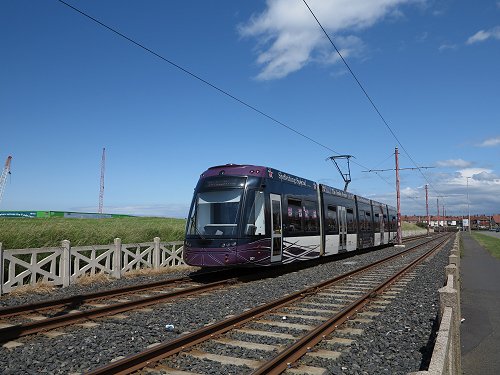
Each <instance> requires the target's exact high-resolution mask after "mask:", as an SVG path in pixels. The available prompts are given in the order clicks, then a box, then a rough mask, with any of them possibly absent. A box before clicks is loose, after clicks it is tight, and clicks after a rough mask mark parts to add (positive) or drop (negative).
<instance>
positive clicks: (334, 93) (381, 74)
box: [0, 0, 500, 217]
mask: <svg viewBox="0 0 500 375" xmlns="http://www.w3.org/2000/svg"><path fill="white" fill-rule="evenodd" d="M68 3H70V4H71V5H73V6H75V7H77V8H79V9H81V10H82V11H84V12H86V13H88V14H89V15H91V16H93V17H95V18H97V19H98V20H100V21H101V22H103V23H105V24H106V25H109V26H110V27H113V28H115V29H117V30H119V31H120V32H121V33H123V34H125V35H127V36H128V37H130V38H132V39H134V40H135V41H137V42H139V43H141V44H143V45H145V46H146V47H148V48H150V49H151V50H153V51H155V52H156V53H158V54H160V55H161V56H163V57H165V58H167V59H169V60H171V61H173V62H175V63H176V64H178V65H180V66H182V67H183V68H184V69H187V70H189V71H191V72H192V73H194V74H196V75H198V76H199V77H201V78H203V79H205V80H207V81H209V82H210V83H212V84H214V85H216V86H217V87H219V88H221V89H223V90H225V91H226V92H228V93H230V94H231V95H233V96H235V97H237V98H238V99H240V100H242V101H244V102H246V103H248V104H250V105H252V106H254V107H255V108H257V109H259V110H260V111H262V112H264V113H266V114H267V115H269V116H271V117H273V118H275V119H277V120H279V121H280V122H282V123H283V124H285V125H286V126H289V127H291V128H293V129H295V130H296V131H298V132H300V133H302V134H304V135H306V136H307V137H309V138H311V139H313V140H314V141H316V142H317V143H314V142H312V141H310V140H308V139H306V138H304V137H302V136H300V135H297V134H296V133H294V132H292V131H290V130H287V129H286V128H285V127H283V126H282V125H279V124H277V123H276V122H273V121H271V120H270V119H268V118H266V117H265V116H263V115H261V114H259V113H257V112H255V111H252V110H250V109H249V108H247V107H245V106H243V105H241V104H240V103H238V102H236V101H235V100H233V99H231V98H228V97H227V96H225V95H223V94H221V93H220V92H218V91H216V90H214V89H213V88H210V87H209V86H207V85H205V84H203V83H201V82H200V81H198V80H196V79H193V78H192V77H191V76H189V75H188V74H186V73H184V72H182V71H181V70H179V69H177V68H175V67H173V66H172V65H170V64H168V63H166V62H164V61H162V60H160V59H159V58H158V57H155V56H153V55H151V54H149V53H147V52H146V51H144V50H143V49H140V48H138V47H137V46H135V45H133V44H132V43H130V42H129V41H126V40H124V39H123V38H120V37H118V36H117V35H116V34H113V33H112V32H110V31H109V30H106V29H105V28H103V27H102V26H99V25H97V24H96V23H94V22H92V21H90V20H89V19H87V18H85V17H83V16H82V15H80V14H78V13H76V12H75V11H74V10H72V9H70V8H69V7H67V6H65V5H64V4H61V3H60V2H58V1H55V0H44V1H24V0H16V1H13V0H5V1H2V2H1V3H0V33H1V35H2V38H1V40H0V44H1V51H2V53H1V61H2V62H1V66H2V69H0V126H1V136H0V161H1V162H2V164H3V161H4V160H5V159H6V158H7V156H8V155H12V156H13V160H12V174H11V176H10V178H9V179H8V181H7V185H6V189H5V194H4V197H3V201H2V202H1V203H0V209H1V210H72V211H91V212H95V211H96V210H97V206H98V197H99V179H100V159H101V152H102V148H103V147H106V159H107V160H106V179H105V195H104V210H105V211H106V212H109V213H128V214H137V215H155V216H172V217H186V216H187V211H188V206H189V203H190V200H191V197H192V192H193V188H194V186H195V185H196V182H197V179H198V177H199V175H200V173H202V172H203V171H204V170H205V169H206V168H208V167H210V166H213V165H219V164H226V163H242V164H243V163H244V164H255V165H264V166H269V167H273V168H276V169H279V170H283V171H285V172H287V173H291V174H295V175H298V176H301V177H304V178H308V179H311V180H315V181H319V182H323V183H327V184H329V185H331V186H335V187H339V188H342V187H343V181H342V180H341V178H340V175H339V174H338V172H337V171H336V169H335V167H334V166H333V165H332V164H331V163H330V162H327V161H325V159H326V158H327V157H329V156H331V155H335V153H334V152H337V153H339V154H350V155H353V156H354V157H355V159H353V163H355V164H351V173H352V182H351V184H350V185H349V189H350V191H352V192H354V193H356V194H360V195H363V196H367V197H370V198H372V199H377V200H381V201H385V202H387V203H390V204H395V183H394V179H395V178H394V172H381V173H379V174H375V173H366V172H363V170H366V168H369V169H387V168H394V157H393V156H391V155H392V154H393V153H394V148H395V147H396V146H398V142H397V141H396V140H395V139H394V137H393V136H392V134H391V133H390V131H389V130H388V129H387V127H386V125H385V124H384V123H383V122H382V120H381V119H380V118H379V117H378V115H377V113H376V112H375V111H374V109H373V107H372V106H371V104H370V103H369V102H368V100H367V99H366V97H365V96H364V94H363V92H362V91H361V90H360V88H359V87H358V86H357V84H356V82H355V81H354V79H353V77H352V76H351V75H350V74H349V72H348V70H347V69H346V67H345V66H344V65H343V64H342V62H341V61H340V60H339V57H338V55H336V53H335V51H334V49H333V47H332V46H331V45H330V44H329V42H328V40H327V39H326V37H325V35H324V34H323V33H322V31H321V29H320V28H319V27H318V25H317V23H316V21H315V20H314V18H313V17H312V15H311V14H310V12H309V11H308V9H307V7H306V6H305V5H304V3H303V2H302V1H299V0H275V1H274V0H268V1H229V0H227V1H226V0H219V1H210V2H209V1H201V0H185V1H181V2H173V1H127V2H122V1H111V0H109V1H97V0H92V1H90V0H89V1H76V0H68ZM308 4H309V6H310V7H311V8H312V9H313V11H314V12H315V14H316V16H317V17H318V19H319V20H320V22H321V23H322V25H323V26H324V27H325V29H326V30H327V32H328V33H329V35H330V36H331V37H332V39H333V41H334V42H335V43H336V45H337V47H338V48H339V49H340V50H341V52H342V54H343V56H344V58H345V59H346V61H347V62H348V63H349V65H350V67H351V68H352V70H353V71H354V72H355V74H356V75H357V77H358V79H359V80H360V81H361V82H362V84H363V86H364V87H365V89H366V90H367V92H368V94H369V95H370V96H371V98H372V99H373V101H374V102H375V104H376V105H377V107H378V108H379V110H380V112H381V113H382V115H383V116H384V118H385V119H386V120H387V123H388V124H389V126H390V127H391V129H392V130H393V132H394V133H395V134H396V136H397V138H398V139H399V141H400V143H401V145H402V147H404V149H405V150H406V151H407V153H408V154H406V153H405V151H404V150H403V149H402V147H401V145H399V148H400V152H401V159H400V165H401V167H415V165H414V164H413V162H412V160H411V159H413V161H415V163H416V164H417V165H419V166H433V167H435V168H433V169H427V170H422V172H423V174H424V175H425V178H424V176H423V175H422V173H420V172H419V171H402V172H401V190H402V193H401V197H402V212H403V214H424V213H425V193H424V190H423V186H424V185H425V184H426V183H430V185H431V187H430V210H431V213H433V214H434V213H435V212H436V197H437V196H438V195H441V196H442V198H441V199H440V205H443V204H444V205H445V206H446V211H447V212H448V213H449V214H453V215H465V214H466V213H467V198H466V194H467V187H466V186H467V177H470V179H469V180H468V182H469V195H470V207H471V212H472V213H486V214H493V213H500V157H499V156H500V93H499V83H500V69H499V66H500V1H494V0H493V1H486V0H481V1H475V2H465V1H451V0H443V1H441V0H435V1H434V0H379V1H374V0H359V1H353V0H351V1H347V0H330V1H327V0H321V1H320V0H309V1H308ZM318 143H320V144H321V145H323V146H326V147H322V146H321V145H318ZM332 150H333V151H334V152H333V151H332Z"/></svg>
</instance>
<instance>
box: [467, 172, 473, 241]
mask: <svg viewBox="0 0 500 375" xmlns="http://www.w3.org/2000/svg"><path fill="white" fill-rule="evenodd" d="M469 178H470V177H467V210H468V211H469V233H470V227H471V224H472V223H471V222H470V202H469Z"/></svg>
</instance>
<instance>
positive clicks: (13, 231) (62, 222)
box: [0, 217, 186, 249]
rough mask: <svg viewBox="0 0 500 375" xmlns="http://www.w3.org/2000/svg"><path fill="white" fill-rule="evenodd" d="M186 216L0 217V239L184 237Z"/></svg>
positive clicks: (23, 244) (78, 242)
mask: <svg viewBox="0 0 500 375" xmlns="http://www.w3.org/2000/svg"><path fill="white" fill-rule="evenodd" d="M185 225H186V220H184V219H171V218H157V217H154V218H153V217H123V218H112V219H67V218H37V219H23V218H2V219H0V242H2V244H3V245H2V247H3V248H4V249H23V248H34V247H51V246H59V245H60V243H61V241H62V240H69V241H71V245H72V246H85V245H106V244H110V243H113V241H114V239H115V238H117V237H119V238H121V239H122V243H137V242H151V241H153V238H154V237H160V238H161V240H162V241H181V240H183V239H184V228H185Z"/></svg>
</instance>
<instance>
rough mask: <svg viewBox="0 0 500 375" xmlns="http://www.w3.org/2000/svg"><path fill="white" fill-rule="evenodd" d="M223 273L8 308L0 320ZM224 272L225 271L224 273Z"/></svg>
mask: <svg viewBox="0 0 500 375" xmlns="http://www.w3.org/2000/svg"><path fill="white" fill-rule="evenodd" d="M220 272H221V271H215V272H213V271H212V272H205V273H201V274H199V275H195V276H183V277H177V278H174V279H168V280H161V281H155V282H150V283H143V284H138V285H131V286H127V287H123V288H113V289H109V290H104V291H100V292H95V293H87V294H80V295H76V296H71V297H66V298H62V299H58V300H45V301H41V302H34V303H30V304H24V305H17V306H8V307H3V308H0V318H7V317H10V316H14V315H19V314H24V313H27V312H35V311H42V310H47V309H53V308H56V307H61V306H68V307H72V306H80V305H82V304H83V303H86V302H90V301H93V300H96V299H101V298H105V297H114V296H120V295H123V294H128V293H133V292H140V291H144V290H148V289H154V288H159V287H163V286H169V285H173V284H178V283H186V282H196V280H195V279H196V278H200V277H205V276H213V275H214V274H216V273H220ZM222 272H224V271H222Z"/></svg>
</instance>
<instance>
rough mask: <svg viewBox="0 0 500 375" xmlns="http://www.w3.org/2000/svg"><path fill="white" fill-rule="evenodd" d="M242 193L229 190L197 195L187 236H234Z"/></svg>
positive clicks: (236, 190)
mask: <svg viewBox="0 0 500 375" xmlns="http://www.w3.org/2000/svg"><path fill="white" fill-rule="evenodd" d="M242 191H243V190H242V189H229V190H221V191H206V192H201V193H199V194H198V197H197V199H196V206H195V209H194V210H193V214H192V217H191V218H190V224H189V234H192V235H209V236H235V235H236V229H237V220H238V211H239V207H240V200H241V195H242Z"/></svg>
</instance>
